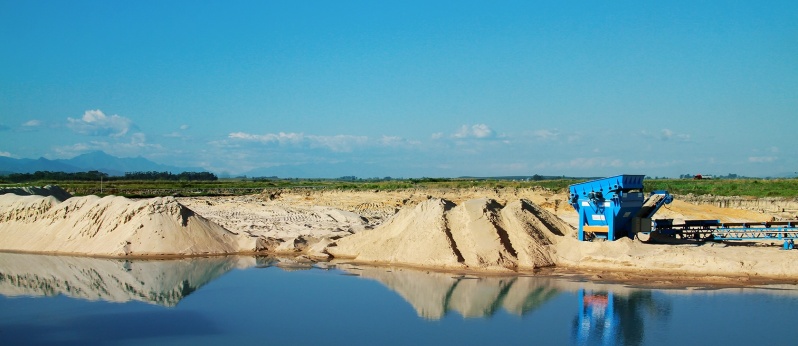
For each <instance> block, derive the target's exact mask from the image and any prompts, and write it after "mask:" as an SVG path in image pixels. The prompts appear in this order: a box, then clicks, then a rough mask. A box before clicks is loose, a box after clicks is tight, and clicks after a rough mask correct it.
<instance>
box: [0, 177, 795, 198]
mask: <svg viewBox="0 0 798 346" xmlns="http://www.w3.org/2000/svg"><path fill="white" fill-rule="evenodd" d="M581 181H584V180H573V179H558V180H539V181H519V180H492V179H474V180H471V179H404V180H387V181H339V180H325V179H275V180H260V181H252V180H243V179H240V180H234V179H227V180H218V181H192V182H176V181H133V180H131V181H127V180H114V181H105V182H103V184H102V191H101V187H100V182H99V181H95V182H70V181H39V182H35V183H25V184H6V186H9V185H10V186H20V185H23V186H30V185H36V186H41V185H47V184H53V185H59V186H61V187H62V188H64V189H66V190H67V191H70V192H71V193H73V194H74V195H78V196H80V195H90V194H94V195H109V194H114V195H120V196H127V197H154V196H170V195H181V196H209V195H245V194H253V193H259V192H261V191H263V190H278V189H314V190H350V191H366V190H380V191H392V190H402V189H436V188H452V189H469V188H489V189H494V188H531V187H535V186H538V187H543V188H547V189H550V190H553V191H563V192H564V191H567V188H568V186H569V185H571V184H574V183H578V182H581ZM644 184H645V190H646V192H648V191H652V190H667V191H668V192H670V193H672V194H679V195H685V194H690V193H692V194H695V195H716V196H751V197H788V198H796V197H798V179H767V180H765V179H734V180H725V179H724V180H720V179H718V180H690V179H648V180H646V181H645V182H644ZM0 186H2V185H0Z"/></svg>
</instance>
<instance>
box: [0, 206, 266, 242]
mask: <svg viewBox="0 0 798 346" xmlns="http://www.w3.org/2000/svg"><path fill="white" fill-rule="evenodd" d="M0 239H2V241H0V251H19V252H47V253H64V254H78V255H99V256H156V255H202V254H224V253H236V252H242V251H246V250H249V251H250V252H251V251H252V250H253V249H254V248H255V239H254V238H251V237H249V236H248V235H242V234H236V233H233V232H230V231H228V230H226V229H224V228H223V227H221V226H219V225H217V224H215V223H213V222H210V221H208V220H207V219H205V218H203V217H202V216H200V215H197V214H196V213H194V212H193V211H191V210H190V209H188V208H186V207H185V206H183V205H181V204H180V203H178V202H177V201H176V200H175V199H174V198H171V197H164V198H153V199H146V200H138V201H134V200H130V199H127V198H124V197H117V196H107V197H103V198H100V197H97V196H86V197H73V198H69V199H67V200H66V201H64V202H60V203H59V202H58V200H57V199H56V198H54V197H52V196H19V195H15V194H4V195H0Z"/></svg>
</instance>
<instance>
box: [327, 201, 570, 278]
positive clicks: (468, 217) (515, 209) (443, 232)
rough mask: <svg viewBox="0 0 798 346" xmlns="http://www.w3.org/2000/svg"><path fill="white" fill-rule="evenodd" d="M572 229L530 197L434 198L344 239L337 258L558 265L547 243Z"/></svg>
mask: <svg viewBox="0 0 798 346" xmlns="http://www.w3.org/2000/svg"><path fill="white" fill-rule="evenodd" d="M572 232H573V229H572V228H571V227H570V226H568V225H567V224H565V223H564V222H562V221H561V220H559V219H558V218H557V217H556V216H554V215H552V214H550V213H549V212H547V211H545V210H543V209H542V208H539V207H537V206H536V205H534V204H532V203H531V202H529V201H527V200H520V201H515V202H512V203H509V204H508V205H507V206H503V205H501V204H499V203H498V202H496V201H495V200H493V199H488V198H482V199H475V200H469V201H466V202H464V203H462V204H461V205H455V204H454V203H452V202H450V201H447V200H444V199H439V198H430V199H429V200H427V201H425V202H422V203H420V204H418V205H416V206H415V207H406V208H404V209H402V210H400V211H399V212H398V213H397V214H396V215H394V216H393V217H392V218H391V219H389V220H388V221H386V222H385V223H383V224H382V225H380V226H379V227H377V228H375V229H373V230H366V231H363V232H360V233H357V234H354V235H352V236H349V237H346V238H343V239H340V240H338V241H337V242H336V244H335V245H334V246H330V247H328V248H327V251H328V252H329V253H330V254H331V255H333V256H334V257H336V258H354V259H355V260H356V261H364V262H378V263H392V264H404V265H413V266H423V267H438V268H447V269H464V268H469V269H478V270H517V269H533V268H539V267H546V266H551V265H553V264H554V261H553V260H552V258H551V256H550V250H549V247H550V246H551V245H552V244H553V243H555V242H557V241H558V239H559V238H560V237H558V236H562V235H565V234H571V233H572Z"/></svg>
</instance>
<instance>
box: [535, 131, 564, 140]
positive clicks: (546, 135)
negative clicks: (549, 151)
mask: <svg viewBox="0 0 798 346" xmlns="http://www.w3.org/2000/svg"><path fill="white" fill-rule="evenodd" d="M532 135H533V136H535V137H536V138H537V139H540V140H544V141H549V140H555V139H557V137H559V136H560V133H559V132H558V131H557V130H554V131H552V130H536V131H534V132H532Z"/></svg>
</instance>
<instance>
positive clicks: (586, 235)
mask: <svg viewBox="0 0 798 346" xmlns="http://www.w3.org/2000/svg"><path fill="white" fill-rule="evenodd" d="M643 177H644V176H642V175H629V174H624V175H618V176H614V177H609V178H603V179H597V180H591V181H586V182H583V183H579V184H573V185H571V186H569V190H570V198H569V203H570V204H571V206H573V207H574V209H575V210H576V211H577V213H579V235H578V237H579V240H583V241H584V240H592V239H594V238H599V239H607V240H618V239H620V238H622V237H629V238H635V236H641V235H643V236H648V235H649V234H651V233H657V234H661V235H664V236H668V237H673V238H681V239H694V240H713V239H714V240H755V239H778V240H783V241H784V249H792V248H793V247H794V241H795V239H797V238H798V221H781V222H759V223H754V222H744V223H721V222H720V221H719V220H687V221H685V222H684V223H683V224H674V223H673V220H671V219H663V220H655V221H653V222H652V220H651V218H652V217H653V216H654V214H655V213H656V212H657V210H659V208H661V207H662V206H663V205H665V204H669V203H671V202H672V201H673V196H671V195H670V194H669V193H668V192H667V191H663V190H657V191H653V192H651V193H650V194H649V195H648V196H644V194H643Z"/></svg>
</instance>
